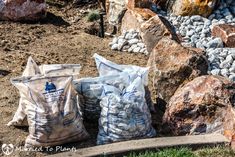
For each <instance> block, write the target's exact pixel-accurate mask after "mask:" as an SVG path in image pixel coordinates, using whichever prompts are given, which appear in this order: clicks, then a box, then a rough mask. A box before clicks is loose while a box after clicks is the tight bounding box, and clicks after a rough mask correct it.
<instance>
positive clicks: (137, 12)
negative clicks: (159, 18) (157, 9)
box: [121, 8, 157, 32]
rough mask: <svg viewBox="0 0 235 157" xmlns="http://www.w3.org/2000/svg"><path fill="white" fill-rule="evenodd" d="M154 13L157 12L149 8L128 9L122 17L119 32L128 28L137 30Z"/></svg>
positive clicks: (154, 14)
mask: <svg viewBox="0 0 235 157" xmlns="http://www.w3.org/2000/svg"><path fill="white" fill-rule="evenodd" d="M156 15H157V14H156V13H154V12H152V11H151V10H150V9H143V8H134V9H128V10H127V11H126V13H125V15H124V17H123V19H122V24H121V32H125V31H128V30H130V29H135V30H137V31H139V30H140V26H141V24H142V23H144V22H145V21H147V20H148V19H150V18H151V17H153V16H156Z"/></svg>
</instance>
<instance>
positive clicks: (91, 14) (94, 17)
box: [87, 10, 100, 22]
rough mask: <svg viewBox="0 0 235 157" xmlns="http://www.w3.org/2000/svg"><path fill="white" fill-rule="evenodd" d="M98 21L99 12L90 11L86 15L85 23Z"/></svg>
mask: <svg viewBox="0 0 235 157" xmlns="http://www.w3.org/2000/svg"><path fill="white" fill-rule="evenodd" d="M99 19H100V14H99V11H97V10H92V11H90V12H89V13H88V15H87V21H89V22H93V21H96V20H99Z"/></svg>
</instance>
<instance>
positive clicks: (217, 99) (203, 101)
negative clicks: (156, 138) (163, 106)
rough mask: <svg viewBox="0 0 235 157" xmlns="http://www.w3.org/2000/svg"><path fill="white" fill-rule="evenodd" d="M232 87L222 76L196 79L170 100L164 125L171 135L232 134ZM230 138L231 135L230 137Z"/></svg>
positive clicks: (234, 90) (234, 88)
mask: <svg viewBox="0 0 235 157" xmlns="http://www.w3.org/2000/svg"><path fill="white" fill-rule="evenodd" d="M234 105H235V84H234V83H233V82H231V81H230V80H228V79H227V78H224V77H221V76H213V75H206V76H201V77H198V78H195V79H194V80H192V81H191V82H189V83H187V84H185V85H184V86H183V87H181V88H178V89H177V91H176V92H175V94H174V95H173V96H172V97H171V99H170V101H169V103H168V107H167V110H166V112H165V115H164V118H163V122H164V123H165V124H167V126H169V127H170V130H171V132H172V133H173V134H174V135H193V134H204V133H222V134H224V133H225V132H227V135H228V132H229V131H230V133H231V130H232V131H233V133H231V134H234V124H235V123H234V122H235V119H234V113H233V112H234V109H233V108H232V107H233V106H234ZM229 136H230V137H231V135H229Z"/></svg>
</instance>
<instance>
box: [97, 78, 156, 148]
mask: <svg viewBox="0 0 235 157" xmlns="http://www.w3.org/2000/svg"><path fill="white" fill-rule="evenodd" d="M144 96H145V90H144V81H143V77H141V76H138V77H137V78H135V79H134V81H133V82H132V83H130V84H129V86H128V87H127V88H125V89H123V90H120V89H118V88H116V87H114V86H110V85H106V86H103V95H102V99H101V101H100V105H101V108H102V110H101V116H100V119H99V133H98V137H97V144H99V145H100V144H107V143H111V142H119V141H125V140H131V139H138V138H150V137H154V136H156V131H155V130H154V128H153V127H152V124H151V123H152V121H151V114H150V111H149V109H148V106H147V104H146V101H145V99H144Z"/></svg>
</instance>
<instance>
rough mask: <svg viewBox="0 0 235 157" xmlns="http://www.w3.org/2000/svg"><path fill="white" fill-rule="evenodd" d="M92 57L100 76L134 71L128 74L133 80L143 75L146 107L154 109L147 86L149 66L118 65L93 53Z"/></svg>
mask: <svg viewBox="0 0 235 157" xmlns="http://www.w3.org/2000/svg"><path fill="white" fill-rule="evenodd" d="M93 57H94V58H95V62H96V67H97V69H98V72H99V75H100V76H107V75H116V74H119V73H121V72H127V73H134V75H130V76H132V77H130V80H131V81H133V80H134V79H135V78H137V77H138V76H140V75H141V76H143V83H144V86H145V99H146V102H147V104H148V107H149V109H150V111H153V112H154V111H155V109H154V106H153V102H152V99H151V93H150V90H149V88H148V72H149V68H148V67H140V66H135V65H120V64H116V63H114V62H111V61H109V60H107V59H105V58H104V57H102V56H100V55H98V54H96V53H95V54H94V55H93Z"/></svg>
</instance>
